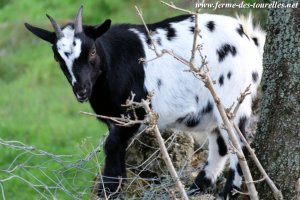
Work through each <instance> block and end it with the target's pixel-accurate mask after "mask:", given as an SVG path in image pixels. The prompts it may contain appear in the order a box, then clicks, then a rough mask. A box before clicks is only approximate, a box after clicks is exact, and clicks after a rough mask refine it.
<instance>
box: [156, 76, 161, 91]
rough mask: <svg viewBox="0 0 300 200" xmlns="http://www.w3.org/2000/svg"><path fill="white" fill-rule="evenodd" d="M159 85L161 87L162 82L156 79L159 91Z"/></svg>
mask: <svg viewBox="0 0 300 200" xmlns="http://www.w3.org/2000/svg"><path fill="white" fill-rule="evenodd" d="M161 85H162V81H161V79H160V78H159V79H157V88H158V89H160V87H161Z"/></svg>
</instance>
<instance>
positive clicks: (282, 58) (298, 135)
mask: <svg viewBox="0 0 300 200" xmlns="http://www.w3.org/2000/svg"><path fill="white" fill-rule="evenodd" d="M279 2H280V3H283V2H284V3H288V1H284V0H282V1H279ZM289 2H291V1H289ZM267 27H268V30H267V40H266V45H265V54H264V73H263V86H262V91H263V97H262V105H261V115H260V122H259V125H258V133H257V135H256V138H255V140H254V143H253V145H254V148H255V150H256V154H257V156H258V158H259V159H260V161H261V163H262V165H263V166H264V167H265V169H266V171H267V173H268V174H269V175H270V177H271V178H272V179H273V180H274V182H275V184H276V185H277V186H278V187H279V189H280V190H281V191H282V193H283V197H284V199H287V200H295V199H296V194H297V193H296V188H295V184H296V182H297V180H298V178H299V177H300V9H299V8H297V9H284V8H281V9H271V10H269V16H268V22H267ZM255 173H256V175H255V178H256V179H260V178H261V176H260V174H259V172H255ZM257 190H258V193H259V196H260V199H262V200H269V199H274V198H273V197H272V196H273V195H272V192H271V190H270V188H269V187H268V186H267V184H266V183H265V182H261V183H257Z"/></svg>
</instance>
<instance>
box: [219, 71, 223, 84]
mask: <svg viewBox="0 0 300 200" xmlns="http://www.w3.org/2000/svg"><path fill="white" fill-rule="evenodd" d="M219 84H220V86H222V85H223V84H224V76H223V74H222V75H221V76H220V77H219Z"/></svg>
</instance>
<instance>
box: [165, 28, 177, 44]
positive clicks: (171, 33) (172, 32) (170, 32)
mask: <svg viewBox="0 0 300 200" xmlns="http://www.w3.org/2000/svg"><path fill="white" fill-rule="evenodd" d="M166 31H167V39H168V40H169V41H171V40H172V39H174V38H175V37H176V30H175V29H174V28H172V27H171V26H169V27H168V28H167V29H166Z"/></svg>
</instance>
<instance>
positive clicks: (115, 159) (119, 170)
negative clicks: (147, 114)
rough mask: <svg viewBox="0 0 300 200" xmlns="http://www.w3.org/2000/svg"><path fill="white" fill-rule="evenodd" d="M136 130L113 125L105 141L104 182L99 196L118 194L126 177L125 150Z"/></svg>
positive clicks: (100, 187)
mask: <svg viewBox="0 0 300 200" xmlns="http://www.w3.org/2000/svg"><path fill="white" fill-rule="evenodd" d="M134 132H135V128H132V127H131V128H126V127H119V126H112V128H111V129H110V131H109V135H108V137H107V139H106V141H105V146H104V150H105V155H106V158H105V166H104V171H103V174H102V183H100V185H99V193H98V194H99V196H104V192H105V193H106V194H107V196H108V195H110V194H113V193H115V194H117V193H118V192H119V191H118V190H119V189H120V186H121V184H122V181H123V178H126V168H125V151H126V147H127V142H128V139H129V138H130V137H131V136H132V135H133V133H134Z"/></svg>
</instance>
